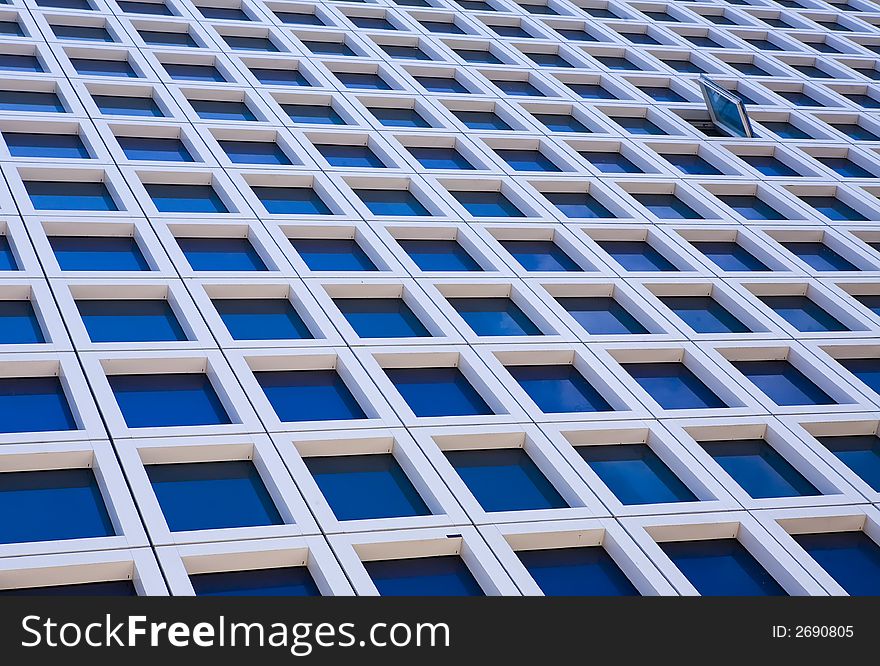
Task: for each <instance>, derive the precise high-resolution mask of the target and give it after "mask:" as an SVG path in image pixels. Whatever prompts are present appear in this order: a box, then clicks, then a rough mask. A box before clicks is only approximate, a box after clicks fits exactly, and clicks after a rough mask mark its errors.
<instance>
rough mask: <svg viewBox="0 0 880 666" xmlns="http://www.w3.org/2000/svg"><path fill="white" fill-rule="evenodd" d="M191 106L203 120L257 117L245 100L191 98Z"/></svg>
mask: <svg viewBox="0 0 880 666" xmlns="http://www.w3.org/2000/svg"><path fill="white" fill-rule="evenodd" d="M189 103H190V106H192V108H193V109H194V110H195V112H196V113H197V114H199V118H201V119H202V120H247V121H254V120H256V119H257V117H256V116H255V115H254V113H253V111H251V110H250V107H248V105H247V104H246V103H245V102H226V101H223V100H216V99H191V100H189Z"/></svg>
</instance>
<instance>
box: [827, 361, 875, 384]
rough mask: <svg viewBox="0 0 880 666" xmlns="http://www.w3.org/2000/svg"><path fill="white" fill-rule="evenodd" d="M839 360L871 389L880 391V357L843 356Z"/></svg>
mask: <svg viewBox="0 0 880 666" xmlns="http://www.w3.org/2000/svg"><path fill="white" fill-rule="evenodd" d="M837 362H838V363H840V364H841V365H842V366H843V367H844V368H846V369H847V370H849V371H850V372H851V373H853V374H854V375H855V376H856V377H858V378H859V379H861V380H862V381H863V382H864V383H865V384H866V385H867V386H868V387H870V388H871V390H873V391H876V392H880V359H876V358H841V359H838V361H837Z"/></svg>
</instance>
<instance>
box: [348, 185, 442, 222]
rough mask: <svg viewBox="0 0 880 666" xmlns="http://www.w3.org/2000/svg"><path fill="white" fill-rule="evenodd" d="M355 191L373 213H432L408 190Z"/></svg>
mask: <svg viewBox="0 0 880 666" xmlns="http://www.w3.org/2000/svg"><path fill="white" fill-rule="evenodd" d="M354 193H355V194H356V195H357V196H358V198H359V199H360V200H361V201H362V202H363V203H364V204H365V205H366V207H367V208H369V209H370V212H371V213H372V214H373V215H413V216H429V215H431V213H430V212H428V209H427V208H425V207H424V206H423V205H422V203H421V202H420V201H419V200H418V199H416V197H415V195H414V194H413V193H412V192H410V191H408V190H355V191H354Z"/></svg>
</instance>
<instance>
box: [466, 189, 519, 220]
mask: <svg viewBox="0 0 880 666" xmlns="http://www.w3.org/2000/svg"><path fill="white" fill-rule="evenodd" d="M450 194H452V196H453V197H455V199H456V201H458V203H460V204H461V205H462V206H464V208H465V210H467V212H468V213H470V214H471V215H473V216H474V217H525V216H526V215H525V213H523V212H522V211H521V210H520V209H519V208H517V207H516V205H515V204H513V203H512V202H511V201H510V199H508V198H507V197H506V196H504V194H502V193H501V192H497V191H496V192H482V191H479V190H461V191H456V192H450Z"/></svg>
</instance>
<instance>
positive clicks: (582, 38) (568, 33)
mask: <svg viewBox="0 0 880 666" xmlns="http://www.w3.org/2000/svg"><path fill="white" fill-rule="evenodd" d="M555 30H556V32H558V33H559V34H560V35H562V36H563V37H565V38H566V39H568V40H571V41H574V42H598V41H599V40H598V39H596V38H595V37H593V35H591V34H590V33H588V32H587V31H586V30H575V29H568V28H556V29H555Z"/></svg>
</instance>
